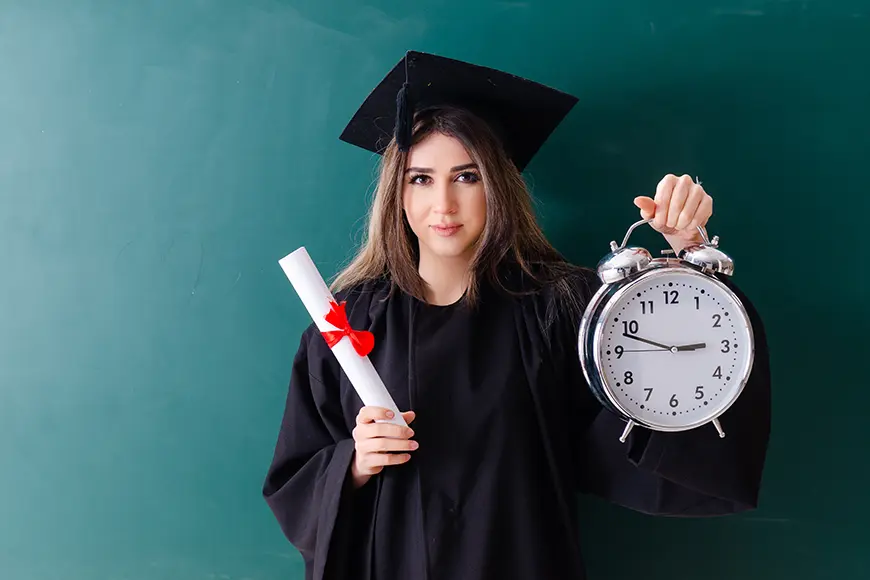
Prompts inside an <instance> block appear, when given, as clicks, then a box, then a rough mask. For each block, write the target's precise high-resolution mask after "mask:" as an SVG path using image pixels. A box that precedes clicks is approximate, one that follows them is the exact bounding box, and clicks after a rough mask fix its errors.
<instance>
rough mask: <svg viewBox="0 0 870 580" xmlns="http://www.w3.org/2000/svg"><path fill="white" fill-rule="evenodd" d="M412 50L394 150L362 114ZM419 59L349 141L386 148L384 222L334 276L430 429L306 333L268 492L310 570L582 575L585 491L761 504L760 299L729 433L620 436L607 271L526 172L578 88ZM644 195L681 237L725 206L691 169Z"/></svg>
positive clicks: (324, 575)
mask: <svg viewBox="0 0 870 580" xmlns="http://www.w3.org/2000/svg"><path fill="white" fill-rule="evenodd" d="M411 58H413V61H411V65H410V71H412V72H413V73H414V79H415V81H414V84H412V85H407V84H406V85H405V86H404V87H403V88H402V89H401V91H400V95H401V97H400V102H399V113H398V114H399V123H398V128H397V130H396V135H395V137H396V138H395V139H391V140H390V141H389V144H388V145H387V147H386V149H385V150H382V149H380V148H377V147H376V145H375V141H376V140H377V139H376V137H375V136H373V135H374V134H373V132H372V129H360V128H359V127H360V126H361V125H365V124H368V125H367V126H370V127H374V126H375V124H376V120H377V119H379V118H381V117H382V116H384V115H385V114H386V115H389V113H388V106H389V105H388V104H385V102H387V103H389V101H390V100H392V103H395V100H394V99H395V94H396V93H395V91H396V90H397V87H398V86H400V85H401V84H402V82H401V77H400V75H401V71H402V68H403V67H404V70H405V75H406V79H407V76H408V75H409V60H410V59H411ZM400 65H401V66H397V68H396V69H394V70H393V72H392V73H391V75H390V76H388V77H387V79H385V81H384V82H383V83H382V84H381V86H379V88H378V89H377V90H376V91H375V92H374V93H373V94H372V95H371V96H370V98H369V99H368V100H367V101H366V104H365V105H364V107H363V108H362V109H361V112H360V113H359V114H358V115H357V116H356V117H355V120H354V122H353V123H352V124H351V126H350V127H349V128H348V130H347V131H346V132H345V134H344V136H343V138H345V139H346V140H348V141H351V142H356V143H357V144H362V145H363V146H366V147H368V148H370V149H372V150H378V151H379V152H383V162H382V166H381V174H380V180H379V184H378V188H377V192H376V196H375V200H374V203H373V207H372V210H371V215H370V217H369V230H368V239H367V240H366V242H365V243H364V244H363V246H362V247H361V248H360V249H359V252H358V254H357V256H356V258H355V259H354V260H353V261H352V263H351V264H350V265H349V266H348V267H347V268H346V269H344V270H343V271H342V272H341V273H340V275H339V276H338V277H337V279H336V281H335V291H336V296H337V298H338V299H339V300H344V301H346V310H347V313H348V318H349V320H350V323H351V326H352V327H353V328H355V329H367V330H369V331H370V332H372V333H373V334H374V336H375V347H374V350H373V351H372V352H371V354H370V355H369V356H370V358H371V360H372V362H373V364H374V366H375V368H376V369H377V370H378V372H379V373H380V375H381V377H382V378H383V380H384V383H385V385H386V386H387V388H388V389H389V391H390V393H391V395H392V397H393V398H394V400H395V402H396V404H397V405H398V407H399V408H400V409H406V410H407V411H406V412H405V413H403V415H404V419H405V421H406V422H407V423H408V424H409V427H407V428H406V427H401V426H397V425H393V424H389V423H385V422H379V420H380V419H385V418H388V416H389V415H388V414H387V411H386V410H385V409H380V408H370V407H364V406H363V405H362V403H361V402H360V400H359V398H358V396H357V395H356V393H355V391H354V389H353V387H352V385H350V383H349V382H348V380H347V377H346V376H345V375H344V374H343V372H342V371H341V369H340V367H339V365H338V363H337V361H336V359H335V358H334V356H333V355H332V353H331V351H330V349H329V347H328V346H327V345H326V343H325V341H324V339H323V337H322V336H321V335H320V333H319V332H318V331H317V328H316V327H315V326H314V325H313V324H312V325H311V326H309V327H308V329H307V330H305V332H304V333H303V335H302V338H301V342H300V344H299V348H298V351H297V353H296V356H295V359H294V361H293V367H292V375H291V380H290V386H289V392H288V396H287V404H286V409H285V415H284V418H283V422H282V424H281V427H280V433H279V436H278V441H277V447H276V450H275V456H274V461H273V463H272V465H271V466H270V469H269V471H268V475H267V478H266V482H265V485H264V490H263V491H264V495H265V498H266V501H267V502H268V504H269V506H270V507H271V509H272V510H273V512H274V514H275V516H276V518H277V520H278V522H279V523H280V526H281V529H282V530H283V532H284V534H285V535H286V537H287V538H288V540H289V541H290V542H291V543H292V544H293V545H294V546H295V547H296V548H297V549H298V550H299V551H300V552H301V554H302V556H303V558H304V560H305V563H306V578H315V579H317V580H321V579H342V580H343V579H348V580H350V579H353V580H370V579H371V580H393V579H396V580H399V579H401V580H422V579H431V580H436V579H445V580H446V579H449V580H483V579H490V578H492V579H495V578H497V579H500V580H508V579H523V580H534V579H539V578H547V579H550V578H554V579H555V578H559V579H563V578H565V579H568V578H570V579H580V578H584V571H583V561H582V557H581V554H580V547H579V540H578V537H577V521H576V515H577V510H576V507H575V504H574V499H575V495H574V494H575V493H578V492H583V493H593V494H597V495H599V496H600V497H603V498H605V499H607V500H609V501H612V502H614V503H616V504H619V505H622V506H626V507H629V508H631V509H635V510H640V511H642V512H645V513H650V514H662V515H672V516H712V515H720V514H729V513H735V512H739V511H742V510H747V509H751V508H753V507H755V505H756V503H757V499H758V492H759V486H760V479H761V474H762V467H763V464H764V459H765V453H766V447H767V440H768V431H769V413H770V408H769V405H770V403H769V397H770V385H769V372H768V360H767V350H766V349H767V347H766V343H765V338H764V332H763V328H762V325H761V321H760V320H759V318H758V315H757V313H756V312H755V310H754V309H753V308H752V305H751V303H750V302H749V301H748V299H746V297H745V296H744V295H743V294H741V293H739V290H738V295H739V296H740V297H741V298H742V299H743V300H744V303H745V306H746V307H747V309H748V311H749V313H750V316H751V318H752V321H753V324H754V330H755V333H756V342H757V344H756V358H755V365H754V368H753V371H752V375H751V378H750V380H749V382H748V384H747V385H746V387H745V389H744V392H743V394H742V395H741V397H740V399H738V401H737V402H736V403H735V404H734V405H733V406H732V407H731V408H730V409H729V410H728V411H727V419H728V426H729V432H728V436H727V437H726V438H724V439H720V438H719V437H718V436H717V434H716V432H715V430H714V429H712V428H709V429H695V430H692V431H687V432H682V433H660V432H651V431H647V430H644V429H639V428H636V429H635V430H634V431H633V432H632V433H631V435H630V436H629V439H628V440H627V441H626V443H620V442H619V435H620V434H621V432H622V429H623V426H624V424H623V423H622V421H620V420H619V419H617V418H616V417H615V416H614V415H612V414H610V413H609V412H607V411H605V410H603V409H602V408H601V407H600V406H599V404H598V403H597V401H596V399H595V398H594V397H593V396H592V394H591V392H590V391H589V388H588V386H587V385H586V383H585V381H584V377H583V374H582V369H581V366H580V363H579V359H578V355H577V346H576V345H577V333H578V325H579V320H580V316H581V315H582V312H583V308H584V306H585V304H586V303H587V301H588V300H589V298H590V297H591V296H592V294H593V293H594V292H595V290H596V288H597V286H598V284H599V282H598V279H597V277H596V276H595V275H594V272H592V271H590V270H588V269H585V268H580V267H576V266H572V265H571V264H568V263H566V262H565V261H564V260H563V259H562V257H561V256H560V254H559V253H558V252H557V251H556V250H555V249H554V248H553V247H552V246H551V245H550V244H549V243H548V242H547V240H546V238H545V236H544V235H543V234H542V232H541V230H540V228H539V227H538V225H537V223H536V221H535V218H534V215H533V212H532V207H531V201H530V196H529V193H528V190H527V189H526V187H525V184H524V181H523V179H522V175H521V170H522V168H523V167H524V166H525V164H526V163H527V162H528V160H529V159H530V158H531V155H533V154H534V152H535V151H536V150H537V148H538V146H539V145H540V143H541V142H542V141H543V139H545V138H546V135H547V134H549V132H550V131H551V130H552V127H554V126H555V124H556V123H557V122H558V118H560V117H561V116H562V115H564V114H565V113H566V112H567V110H568V109H570V105H571V104H573V103H572V102H571V99H569V98H567V97H566V96H565V95H564V94H562V93H556V92H554V91H552V90H551V89H544V88H542V87H541V86H540V85H535V84H533V83H529V81H525V80H523V79H518V78H516V77H511V76H510V75H505V74H503V73H499V72H498V71H493V70H491V69H483V68H480V67H473V66H472V65H468V64H465V63H460V62H457V61H451V60H448V59H442V58H439V57H434V56H432V55H422V54H420V53H413V54H409V55H408V57H406V59H405V60H404V61H403V62H401V63H400ZM397 75H399V76H397ZM397 78H399V80H398V81H397V80H396V79H397ZM409 86H410V87H411V88H415V87H416V88H417V90H416V91H415V97H414V101H411V102H412V103H413V102H415V101H417V102H418V103H419V106H418V107H417V108H416V109H414V110H415V111H416V114H415V115H414V117H413V118H411V117H410V114H411V112H410V111H409V110H408V109H410V108H411V107H410V105H409V103H408V102H406V101H405V97H406V96H407V95H406V94H405V93H406V92H407V90H408V88H409ZM423 87H425V88H423ZM427 90H428V92H427ZM390 93H391V94H392V97H390V98H389V99H388V98H387V97H385V96H384V95H385V94H387V95H388V94H390ZM566 99H567V100H566ZM566 102H567V103H568V104H567V106H564V105H565V103H566ZM505 103H507V104H505ZM392 106H394V107H395V105H394V104H393V105H392ZM385 109H387V111H385ZM535 111H537V112H535ZM403 115H408V117H404V118H403ZM536 115H537V116H536ZM548 115H550V117H547V116H548ZM529 117H532V118H531V119H529ZM543 117H547V118H543ZM482 118H486V119H487V120H486V121H484V120H483V119H482ZM529 121H531V122H529ZM405 123H409V125H408V126H407V127H405V126H404V124H405ZM535 132H537V135H535V134H534V133H535ZM635 204H636V205H637V206H638V209H639V211H640V215H641V216H642V217H643V218H644V219H652V220H653V221H652V222H651V223H652V225H653V227H654V228H655V229H656V230H657V231H659V232H661V233H662V234H663V235H664V236H665V239H666V240H667V242H668V243H669V244H670V245H671V246H672V247H673V249H674V250H676V251H679V250H680V249H682V247H683V246H684V245H685V244H687V243H690V242H692V241H695V240H696V239H697V235H698V230H697V226H702V227H703V226H704V224H705V223H706V222H707V220H708V219H709V218H710V215H711V213H712V200H711V197H710V196H709V195H708V194H707V193H706V192H705V191H704V189H703V188H702V187H701V186H700V185H698V184H695V183H693V182H692V180H691V179H689V178H688V177H686V176H683V177H676V176H674V175H667V176H665V177H664V178H663V179H662V180H661V181H660V182H659V183H658V184H657V186H656V192H655V194H654V196H651V197H639V198H637V199H636V200H635ZM728 284H729V285H730V286H731V287H732V288H734V286H733V284H732V283H731V282H728ZM735 290H736V288H735ZM723 421H724V417H723Z"/></svg>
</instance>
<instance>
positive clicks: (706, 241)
mask: <svg viewBox="0 0 870 580" xmlns="http://www.w3.org/2000/svg"><path fill="white" fill-rule="evenodd" d="M651 221H653V218H650V219H648V220H639V221H636V222H634V223H633V224H631V226H630V227H629V228H628V231H627V232H625V237H624V238H623V239H622V245H621V246H617V245H616V242H615V241H613V242H610V250H611V251H613V252H615V251H616V250H621V249H622V248H624V247H625V245H626V244H627V243H628V238H629V237H630V236H631V232H633V231H634V230H635V228H637V227H638V226H640V225H643V224H648V223H650V222H651ZM697 227H698V232H699V233H700V234H701V239H703V240H704V244H705V245H707V246H714V247H715V246H717V245H718V243H719V236H714V237H713V242H712V243H711V242H710V239H709V238H708V237H707V234H706V232H704V228H702V227H701V226H697Z"/></svg>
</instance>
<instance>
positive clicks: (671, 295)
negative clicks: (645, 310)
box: [663, 290, 680, 304]
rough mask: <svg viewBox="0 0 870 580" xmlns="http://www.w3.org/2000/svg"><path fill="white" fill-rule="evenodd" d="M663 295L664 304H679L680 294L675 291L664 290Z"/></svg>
mask: <svg viewBox="0 0 870 580" xmlns="http://www.w3.org/2000/svg"><path fill="white" fill-rule="evenodd" d="M663 294H664V295H665V304H679V303H680V300H679V296H680V293H679V291H677V290H665V291H664V292H663Z"/></svg>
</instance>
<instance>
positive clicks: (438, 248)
mask: <svg viewBox="0 0 870 580" xmlns="http://www.w3.org/2000/svg"><path fill="white" fill-rule="evenodd" d="M427 245H428V250H429V253H430V254H432V255H433V256H436V257H439V258H459V257H462V256H466V255H470V254H471V250H472V244H471V243H470V242H464V241H463V242H461V241H459V240H451V241H449V242H446V243H445V241H444V240H433V243H430V244H427Z"/></svg>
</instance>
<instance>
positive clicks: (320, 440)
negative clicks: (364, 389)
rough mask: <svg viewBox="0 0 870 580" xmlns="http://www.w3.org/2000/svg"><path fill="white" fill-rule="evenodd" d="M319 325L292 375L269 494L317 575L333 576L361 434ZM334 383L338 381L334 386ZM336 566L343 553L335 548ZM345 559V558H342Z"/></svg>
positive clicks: (305, 336) (285, 530)
mask: <svg viewBox="0 0 870 580" xmlns="http://www.w3.org/2000/svg"><path fill="white" fill-rule="evenodd" d="M315 331H316V327H314V325H311V326H310V327H309V328H308V329H307V330H306V331H305V332H304V333H303V335H302V339H301V342H300V345H299V348H298V350H297V352H296V355H295V357H294V360H293V365H292V369H291V375H290V384H289V388H288V392H287V397H286V405H285V409H284V415H283V419H282V421H281V425H280V429H279V431H278V437H277V443H276V446H275V451H274V457H273V459H272V463H271V465H270V466H269V468H268V471H267V475H266V479H265V482H264V484H263V490H262V492H263V497H264V498H265V501H266V503H267V504H268V506H269V508H270V509H271V510H272V512H273V513H274V515H275V517H276V519H277V521H278V524H279V525H280V527H281V530H282V531H283V533H284V535H285V536H286V537H287V539H288V540H289V541H290V543H291V544H292V545H293V546H295V547H296V548H297V549H298V550H299V552H300V553H301V555H302V557H303V559H304V560H305V564H306V568H307V569H308V570H309V571H312V570H313V572H314V575H313V577H314V578H315V579H321V578H324V577H325V576H326V572H325V568H326V563H327V555H328V552H329V550H330V549H333V550H335V549H339V547H338V546H337V542H338V541H339V540H338V539H337V538H338V535H339V534H340V533H341V531H342V528H343V527H344V524H343V523H341V520H342V519H346V518H349V517H350V508H351V502H350V499H351V495H352V494H353V491H352V485H351V482H350V477H349V474H350V464H351V460H352V458H353V452H354V441H353V438H352V436H351V434H350V433H349V432H348V430H347V427H346V425H345V422H344V419H343V417H342V412H341V405H340V399H339V396H338V393H337V388H338V387H337V385H338V381H337V379H336V378H335V377H334V376H333V375H334V373H335V370H334V369H331V367H330V362H329V360H328V357H327V356H326V355H327V354H330V353H329V352H328V350H326V348H327V347H324V348H320V345H318V344H316V342H315V341H316V340H317V339H319V338H320V337H319V335H318V334H317V333H316V332H315ZM330 385H336V386H335V387H331V386H330ZM329 560H330V565H332V561H334V560H336V558H334V557H333V555H332V554H330V555H329ZM338 560H340V558H338Z"/></svg>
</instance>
